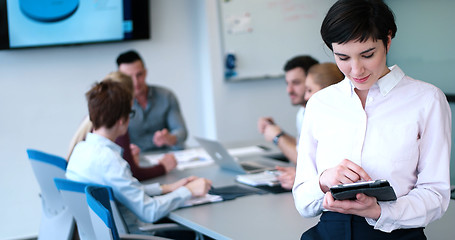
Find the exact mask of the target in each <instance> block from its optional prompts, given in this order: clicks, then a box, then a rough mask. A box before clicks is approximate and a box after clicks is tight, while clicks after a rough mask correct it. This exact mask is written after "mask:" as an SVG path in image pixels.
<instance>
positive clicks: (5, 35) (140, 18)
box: [0, 0, 150, 49]
mask: <svg viewBox="0 0 455 240" xmlns="http://www.w3.org/2000/svg"><path fill="white" fill-rule="evenodd" d="M149 11H150V8H149V0H0V49H15V48H30V47H45V46H56V45H73V44H87V43H99V42H112V41H126V40H136V39H149V38H150V27H149V25H150V24H149V22H150V21H149V19H150V18H149Z"/></svg>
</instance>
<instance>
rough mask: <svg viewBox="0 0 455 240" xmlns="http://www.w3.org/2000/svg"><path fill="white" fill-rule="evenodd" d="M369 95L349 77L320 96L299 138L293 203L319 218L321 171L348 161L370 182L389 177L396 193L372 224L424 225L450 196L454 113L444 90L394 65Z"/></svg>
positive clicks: (443, 208)
mask: <svg viewBox="0 0 455 240" xmlns="http://www.w3.org/2000/svg"><path fill="white" fill-rule="evenodd" d="M390 69H391V72H389V73H388V74H387V75H385V76H384V77H382V78H381V79H379V81H378V82H377V83H376V84H375V85H373V86H372V87H371V88H370V90H369V93H368V96H367V100H366V104H365V109H363V107H362V104H361V102H360V99H359V98H358V96H357V94H355V92H354V87H353V85H352V84H351V82H350V80H349V79H347V78H345V79H344V80H343V81H342V82H340V83H338V84H335V85H332V86H330V87H327V88H325V89H323V90H321V91H319V92H317V93H315V94H314V95H313V96H312V97H311V99H310V100H309V102H308V104H307V108H306V111H305V117H304V120H303V126H302V132H301V135H300V142H301V144H300V145H299V151H298V153H299V155H298V159H297V172H296V179H295V183H294V187H293V195H294V200H295V205H296V208H297V210H298V211H299V213H300V214H301V215H302V216H304V217H312V216H316V215H319V214H320V213H321V212H322V211H323V210H324V209H323V206H322V202H323V198H324V193H323V192H322V190H321V189H320V187H319V176H320V174H321V173H322V172H323V171H324V170H326V169H328V168H332V167H334V166H336V165H338V164H339V163H340V161H342V160H343V159H345V158H346V159H349V160H351V161H353V162H355V163H356V164H358V165H360V166H361V167H362V168H363V169H365V171H366V172H367V173H368V174H369V175H370V177H371V178H372V179H387V180H388V181H389V182H390V184H391V185H392V187H393V188H394V190H395V193H396V195H397V197H398V199H397V200H396V201H391V202H379V205H380V206H381V216H380V218H379V219H378V220H377V221H375V220H373V219H368V218H367V219H366V220H367V222H368V223H369V224H370V225H372V226H374V228H375V229H379V230H381V231H385V232H391V231H393V230H395V229H399V228H415V227H424V226H426V225H427V224H428V223H430V222H431V221H434V220H436V219H438V218H440V217H442V215H443V214H444V212H445V211H446V210H447V207H448V204H449V201H450V175H449V161H450V147H451V143H450V142H451V136H450V135H451V112H450V107H449V104H448V102H447V99H446V97H445V95H444V93H443V92H442V91H441V90H439V89H438V88H436V87H435V86H433V85H431V84H428V83H425V82H422V81H418V80H414V79H412V78H410V77H408V76H406V75H405V74H404V73H403V71H402V70H401V69H400V68H399V67H397V66H393V67H391V68H390Z"/></svg>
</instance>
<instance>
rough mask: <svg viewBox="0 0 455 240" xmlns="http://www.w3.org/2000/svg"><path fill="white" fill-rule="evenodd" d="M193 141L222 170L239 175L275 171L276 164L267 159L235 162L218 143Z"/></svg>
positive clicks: (201, 139) (256, 158)
mask: <svg viewBox="0 0 455 240" xmlns="http://www.w3.org/2000/svg"><path fill="white" fill-rule="evenodd" d="M195 139H196V141H197V142H198V143H199V145H201V147H202V148H203V149H204V150H205V151H206V152H207V153H208V154H209V156H210V157H211V158H212V159H213V160H214V161H215V162H216V163H217V164H218V165H219V166H220V167H221V168H222V169H225V170H230V171H234V172H237V173H239V174H247V173H256V172H262V171H267V170H273V169H275V165H276V164H274V163H272V162H268V161H270V160H268V159H267V158H264V157H259V156H257V157H248V158H242V159H245V161H237V159H236V158H234V157H233V156H232V155H231V154H229V152H228V151H227V150H226V148H224V147H223V145H221V144H220V143H219V142H217V141H213V140H208V139H204V138H200V137H195ZM246 159H248V161H246Z"/></svg>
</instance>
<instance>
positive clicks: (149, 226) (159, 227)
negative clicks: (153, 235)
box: [138, 223, 190, 232]
mask: <svg viewBox="0 0 455 240" xmlns="http://www.w3.org/2000/svg"><path fill="white" fill-rule="evenodd" d="M138 228H139V230H141V231H144V232H153V231H163V230H164V231H178V230H190V229H189V228H186V227H184V226H181V225H178V224H176V223H159V224H153V223H143V224H141V225H140V226H139V227H138Z"/></svg>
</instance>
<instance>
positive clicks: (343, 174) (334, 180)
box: [319, 159, 371, 193]
mask: <svg viewBox="0 0 455 240" xmlns="http://www.w3.org/2000/svg"><path fill="white" fill-rule="evenodd" d="M360 180H364V181H370V180H371V177H370V176H369V175H368V173H366V172H365V170H363V168H362V167H360V166H359V165H357V164H355V163H354V162H352V161H350V160H348V159H344V160H343V161H341V163H340V164H338V165H337V166H335V167H333V168H329V169H326V170H325V171H324V172H323V173H322V174H321V176H320V177H319V186H320V187H321V190H322V191H323V192H324V193H326V192H328V191H329V190H330V187H332V186H334V185H338V184H345V183H355V182H357V181H360Z"/></svg>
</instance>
